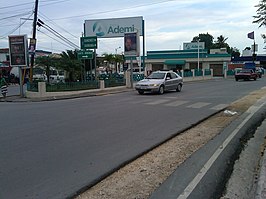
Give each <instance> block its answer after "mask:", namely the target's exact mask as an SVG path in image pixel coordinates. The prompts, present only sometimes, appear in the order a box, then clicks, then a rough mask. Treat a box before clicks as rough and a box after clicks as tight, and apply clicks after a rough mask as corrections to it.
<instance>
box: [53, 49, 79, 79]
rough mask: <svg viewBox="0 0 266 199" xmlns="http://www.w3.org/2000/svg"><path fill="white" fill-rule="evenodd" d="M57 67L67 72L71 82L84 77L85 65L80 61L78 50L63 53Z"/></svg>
mask: <svg viewBox="0 0 266 199" xmlns="http://www.w3.org/2000/svg"><path fill="white" fill-rule="evenodd" d="M57 67H58V68H60V69H63V70H65V71H66V72H67V74H68V80H69V81H75V80H76V79H78V77H81V78H82V77H83V76H82V67H83V64H82V62H81V61H80V60H78V53H77V50H75V51H72V50H67V51H66V52H62V53H61V54H60V59H59V60H58V62H57Z"/></svg>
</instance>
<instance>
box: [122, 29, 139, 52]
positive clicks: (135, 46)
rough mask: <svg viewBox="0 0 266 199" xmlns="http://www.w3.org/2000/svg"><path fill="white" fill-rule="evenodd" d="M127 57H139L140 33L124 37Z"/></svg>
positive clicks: (128, 34) (127, 34)
mask: <svg viewBox="0 0 266 199" xmlns="http://www.w3.org/2000/svg"><path fill="white" fill-rule="evenodd" d="M124 48H125V56H137V57H138V56H139V35H138V33H136V32H134V33H125V36H124Z"/></svg>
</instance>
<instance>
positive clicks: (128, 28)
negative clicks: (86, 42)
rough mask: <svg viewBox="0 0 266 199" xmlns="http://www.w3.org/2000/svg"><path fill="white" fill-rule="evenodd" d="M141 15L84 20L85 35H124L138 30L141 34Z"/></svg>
mask: <svg viewBox="0 0 266 199" xmlns="http://www.w3.org/2000/svg"><path fill="white" fill-rule="evenodd" d="M142 22H143V17H128V18H112V19H95V20H85V23H84V31H85V37H90V36H97V37H98V38H111V37H124V35H125V33H132V32H138V33H139V35H140V36H143V30H142Z"/></svg>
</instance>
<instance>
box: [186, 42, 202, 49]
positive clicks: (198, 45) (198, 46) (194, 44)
mask: <svg viewBox="0 0 266 199" xmlns="http://www.w3.org/2000/svg"><path fill="white" fill-rule="evenodd" d="M196 49H205V42H189V43H183V50H196Z"/></svg>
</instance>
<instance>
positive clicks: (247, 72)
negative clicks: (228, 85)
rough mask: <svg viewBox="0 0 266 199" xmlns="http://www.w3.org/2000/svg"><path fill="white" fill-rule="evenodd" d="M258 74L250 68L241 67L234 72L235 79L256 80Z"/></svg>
mask: <svg viewBox="0 0 266 199" xmlns="http://www.w3.org/2000/svg"><path fill="white" fill-rule="evenodd" d="M257 78H258V74H257V73H256V72H255V71H254V70H252V69H242V70H240V71H239V72H237V73H236V74H235V80H236V81H238V80H240V79H243V80H251V79H253V80H257Z"/></svg>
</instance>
